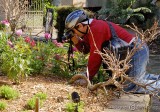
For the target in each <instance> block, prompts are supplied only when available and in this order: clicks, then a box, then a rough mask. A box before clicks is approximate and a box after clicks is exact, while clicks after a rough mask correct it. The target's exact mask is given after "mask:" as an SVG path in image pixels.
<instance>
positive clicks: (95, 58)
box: [88, 27, 107, 80]
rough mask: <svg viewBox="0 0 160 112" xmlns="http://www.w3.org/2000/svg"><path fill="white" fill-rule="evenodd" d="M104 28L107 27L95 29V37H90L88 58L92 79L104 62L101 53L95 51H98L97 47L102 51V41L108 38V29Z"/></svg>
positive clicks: (93, 31)
mask: <svg viewBox="0 0 160 112" xmlns="http://www.w3.org/2000/svg"><path fill="white" fill-rule="evenodd" d="M104 30H106V29H104V28H101V27H100V28H99V30H96V29H93V30H92V33H93V37H92V36H91V37H90V56H89V60H88V70H89V76H90V77H89V78H90V80H91V79H92V78H93V77H94V76H95V75H96V73H97V72H98V70H99V68H100V66H101V63H102V58H101V56H100V54H98V53H96V52H95V51H97V49H98V50H99V51H101V49H102V43H103V42H104V41H105V40H107V38H106V37H107V31H104ZM94 42H95V43H94Z"/></svg>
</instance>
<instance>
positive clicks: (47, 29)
mask: <svg viewBox="0 0 160 112" xmlns="http://www.w3.org/2000/svg"><path fill="white" fill-rule="evenodd" d="M52 24H53V9H51V8H47V13H46V25H45V33H50V34H51V36H52V30H53V28H52Z"/></svg>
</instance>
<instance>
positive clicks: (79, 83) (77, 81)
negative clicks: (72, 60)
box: [74, 74, 88, 86]
mask: <svg viewBox="0 0 160 112" xmlns="http://www.w3.org/2000/svg"><path fill="white" fill-rule="evenodd" d="M79 75H82V76H85V77H86V74H79ZM86 78H87V77H86ZM74 83H75V84H77V85H80V86H87V84H88V82H87V81H86V80H85V79H83V78H79V79H77V80H76V81H75V82H74Z"/></svg>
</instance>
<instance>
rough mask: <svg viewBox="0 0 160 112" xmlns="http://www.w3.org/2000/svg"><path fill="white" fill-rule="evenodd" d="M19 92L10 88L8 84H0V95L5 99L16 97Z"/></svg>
mask: <svg viewBox="0 0 160 112" xmlns="http://www.w3.org/2000/svg"><path fill="white" fill-rule="evenodd" d="M18 96H19V92H18V91H16V90H14V89H13V88H11V87H10V86H5V85H3V86H1V87H0V97H1V98H5V99H6V100H10V99H15V98H18Z"/></svg>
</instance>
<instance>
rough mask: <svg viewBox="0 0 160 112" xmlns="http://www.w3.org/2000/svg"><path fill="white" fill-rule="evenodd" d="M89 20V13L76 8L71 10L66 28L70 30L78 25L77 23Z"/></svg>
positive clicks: (66, 21)
mask: <svg viewBox="0 0 160 112" xmlns="http://www.w3.org/2000/svg"><path fill="white" fill-rule="evenodd" d="M86 20H88V17H87V15H86V14H85V12H84V11H83V10H75V11H73V12H71V13H70V14H69V15H68V16H67V18H66V20H65V28H66V30H70V29H72V28H74V27H75V26H76V24H78V23H81V22H84V21H86Z"/></svg>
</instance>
